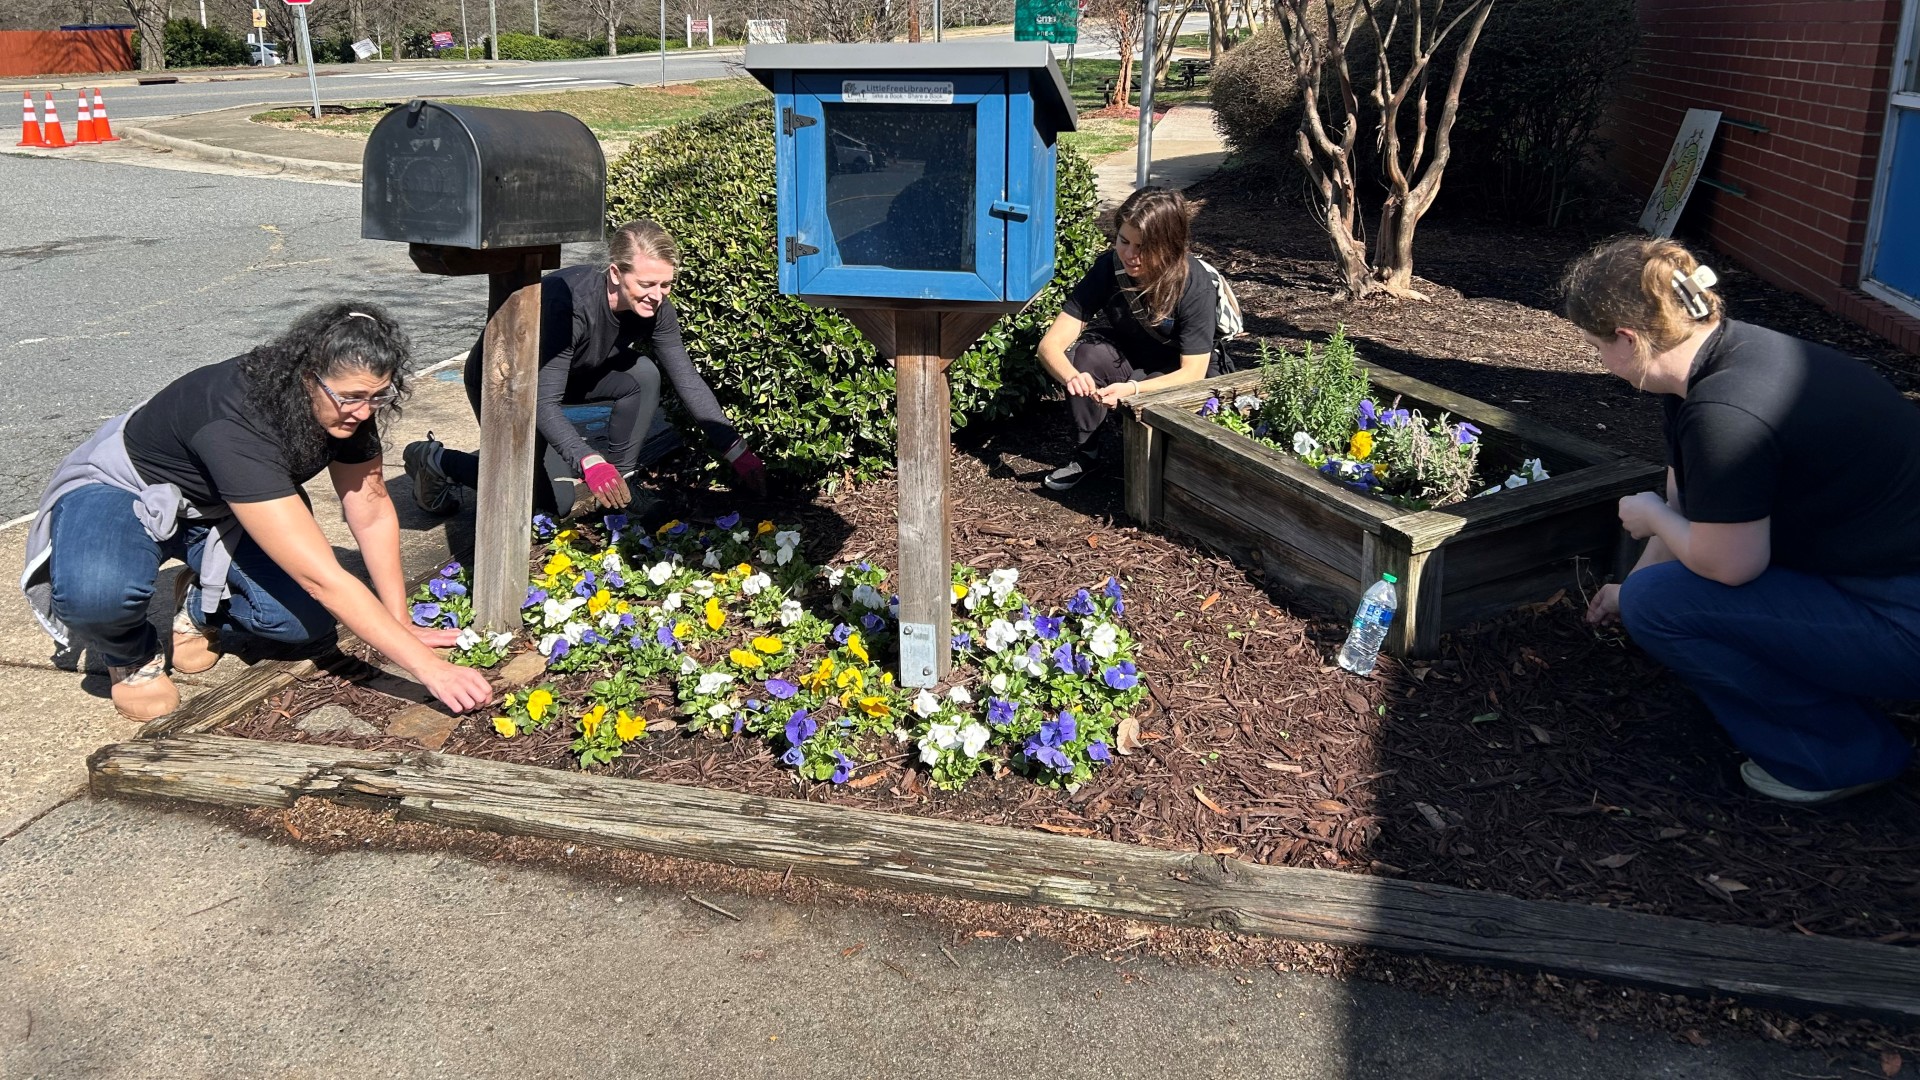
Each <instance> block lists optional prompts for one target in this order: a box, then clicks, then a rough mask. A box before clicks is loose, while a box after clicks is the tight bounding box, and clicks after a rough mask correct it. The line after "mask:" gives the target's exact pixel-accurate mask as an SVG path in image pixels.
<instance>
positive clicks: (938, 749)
mask: <svg viewBox="0 0 1920 1080" xmlns="http://www.w3.org/2000/svg"><path fill="white" fill-rule="evenodd" d="M959 745H960V725H958V724H934V725H933V726H932V727H929V728H928V729H927V733H926V735H924V736H922V737H921V739H920V763H921V764H922V765H932V764H934V763H936V762H938V761H939V760H940V755H941V753H942V752H943V751H947V750H952V749H955V748H956V747H958V746H959Z"/></svg>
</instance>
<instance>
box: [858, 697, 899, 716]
mask: <svg viewBox="0 0 1920 1080" xmlns="http://www.w3.org/2000/svg"><path fill="white" fill-rule="evenodd" d="M860 711H861V712H863V713H866V714H867V715H868V716H886V715H888V714H889V713H891V712H892V711H893V710H892V709H890V708H888V707H887V699H886V698H883V697H881V696H880V695H878V694H875V695H873V696H872V697H863V698H861V699H860Z"/></svg>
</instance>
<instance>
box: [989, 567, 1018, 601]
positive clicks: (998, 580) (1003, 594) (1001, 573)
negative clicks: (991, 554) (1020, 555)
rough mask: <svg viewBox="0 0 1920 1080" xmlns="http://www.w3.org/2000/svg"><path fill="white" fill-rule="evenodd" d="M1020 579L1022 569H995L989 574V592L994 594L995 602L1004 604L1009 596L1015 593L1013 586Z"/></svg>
mask: <svg viewBox="0 0 1920 1080" xmlns="http://www.w3.org/2000/svg"><path fill="white" fill-rule="evenodd" d="M1019 580H1020V571H1018V570H1014V569H1000V570H995V571H994V572H993V573H991V574H988V575H987V592H988V593H989V594H991V595H992V597H993V602H994V603H996V604H1004V603H1006V602H1007V597H1009V596H1011V595H1013V587H1014V585H1015V583H1017V582H1018V581H1019Z"/></svg>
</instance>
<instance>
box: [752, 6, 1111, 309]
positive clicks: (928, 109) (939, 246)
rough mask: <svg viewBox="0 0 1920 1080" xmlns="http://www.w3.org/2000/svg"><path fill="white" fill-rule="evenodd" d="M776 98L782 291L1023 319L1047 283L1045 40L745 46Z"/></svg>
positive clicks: (1068, 120) (1050, 216)
mask: <svg viewBox="0 0 1920 1080" xmlns="http://www.w3.org/2000/svg"><path fill="white" fill-rule="evenodd" d="M746 67H747V70H748V71H750V72H752V73H753V75H754V77H755V78H757V79H759V80H760V81H761V82H762V83H764V84H765V85H766V86H767V88H768V89H770V90H772V91H773V94H774V127H775V130H774V141H775V146H776V155H775V160H776V163H777V173H778V178H779V182H778V187H779V196H780V198H779V236H778V242H779V245H780V251H779V260H780V291H781V292H782V293H786V294H788V295H794V296H800V297H802V298H804V299H805V300H807V301H808V302H809V303H814V304H819V305H822V306H834V307H852V308H857V307H890V306H901V307H907V306H914V307H951V308H980V307H986V306H991V307H994V308H998V309H1001V310H1017V309H1019V308H1020V307H1021V306H1022V305H1024V304H1025V303H1026V302H1027V301H1028V300H1031V299H1032V298H1033V297H1034V295H1035V294H1037V293H1038V292H1039V291H1040V290H1041V289H1042V288H1044V287H1046V284H1047V282H1048V281H1049V280H1050V279H1051V278H1052V277H1053V248H1054V238H1053V225H1054V202H1053V197H1054V167H1055V163H1056V152H1057V151H1056V145H1055V137H1056V136H1057V135H1058V134H1059V133H1060V132H1062V131H1072V130H1074V128H1075V127H1076V126H1077V124H1078V120H1079V118H1078V116H1077V114H1076V113H1075V112H1074V108H1073V98H1072V96H1071V95H1070V94H1068V92H1067V85H1066V82H1065V80H1063V79H1062V78H1061V77H1060V69H1059V67H1058V66H1057V65H1055V63H1054V60H1053V52H1052V50H1051V49H1049V48H1048V46H1047V44H1046V43H1045V42H1038V41H1022V42H952V43H945V42H943V43H938V44H935V43H919V44H893V43H881V44H853V45H750V46H748V47H747V57H746Z"/></svg>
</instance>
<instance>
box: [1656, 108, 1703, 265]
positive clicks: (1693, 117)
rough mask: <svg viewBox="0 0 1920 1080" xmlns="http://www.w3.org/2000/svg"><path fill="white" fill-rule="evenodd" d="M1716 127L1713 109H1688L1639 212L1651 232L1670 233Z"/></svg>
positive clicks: (1684, 206) (1691, 188) (1684, 204)
mask: <svg viewBox="0 0 1920 1080" xmlns="http://www.w3.org/2000/svg"><path fill="white" fill-rule="evenodd" d="M1719 129H1720V113H1719V112H1718V111H1717V110H1714V109H1688V110H1687V118H1686V120H1685V121H1683V122H1682V123H1681V124H1680V134H1678V135H1676V136H1674V139H1673V149H1672V150H1670V151H1668V153H1667V163H1666V164H1665V165H1662V166H1661V167H1660V178H1659V180H1658V181H1657V182H1655V184H1654V186H1653V195H1652V196H1651V197H1650V198H1648V199H1647V208H1646V209H1645V210H1644V211H1642V212H1641V214H1640V228H1641V229H1643V230H1645V231H1646V232H1648V233H1651V234H1653V235H1654V236H1662V237H1665V236H1672V235H1673V226H1674V224H1675V223H1677V222H1678V221H1679V220H1680V212H1681V211H1682V210H1685V209H1686V208H1687V197H1688V196H1689V195H1692V194H1693V185H1694V182H1695V181H1697V180H1699V179H1700V170H1701V169H1703V168H1705V167H1706V164H1707V151H1708V150H1710V149H1712V147H1713V135H1714V132H1716V131H1718V130H1719Z"/></svg>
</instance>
